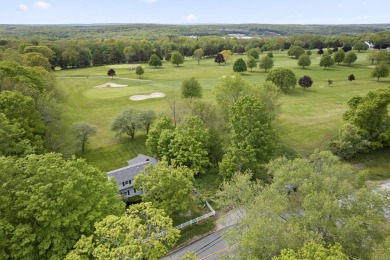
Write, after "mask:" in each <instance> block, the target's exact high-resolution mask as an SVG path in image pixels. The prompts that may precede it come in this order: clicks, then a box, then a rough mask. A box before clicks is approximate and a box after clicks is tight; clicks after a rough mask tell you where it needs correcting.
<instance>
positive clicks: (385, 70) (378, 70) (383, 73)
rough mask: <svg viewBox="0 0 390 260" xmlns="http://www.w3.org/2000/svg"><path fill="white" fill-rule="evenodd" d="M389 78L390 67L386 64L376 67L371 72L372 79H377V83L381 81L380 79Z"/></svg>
mask: <svg viewBox="0 0 390 260" xmlns="http://www.w3.org/2000/svg"><path fill="white" fill-rule="evenodd" d="M387 76H389V67H388V66H387V65H386V64H384V63H381V64H379V65H377V66H375V68H374V70H373V71H372V72H371V77H373V78H377V81H379V78H385V77H387Z"/></svg>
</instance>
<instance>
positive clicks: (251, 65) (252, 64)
mask: <svg viewBox="0 0 390 260" xmlns="http://www.w3.org/2000/svg"><path fill="white" fill-rule="evenodd" d="M246 65H247V67H248V68H250V69H251V71H252V69H253V68H256V67H257V61H256V59H255V58H254V57H252V56H249V57H248V59H247V60H246Z"/></svg>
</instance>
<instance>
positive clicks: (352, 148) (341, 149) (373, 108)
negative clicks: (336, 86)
mask: <svg viewBox="0 0 390 260" xmlns="http://www.w3.org/2000/svg"><path fill="white" fill-rule="evenodd" d="M389 103H390V89H389V88H385V89H377V90H375V91H370V92H369V93H368V94H367V95H366V96H364V97H360V96H355V97H352V98H351V99H350V100H349V101H348V106H349V109H348V110H347V111H346V112H345V113H344V115H343V119H344V122H345V123H344V126H343V127H342V128H341V130H340V133H339V135H338V136H337V137H336V138H335V140H333V142H332V143H331V148H332V150H333V151H335V154H337V155H338V156H339V157H341V158H350V157H353V156H355V155H356V154H358V153H359V152H368V151H371V150H377V149H381V148H384V147H388V146H390V142H389V137H388V136H389V135H390V129H389V127H388V125H389V122H390V117H389V114H388V109H387V106H388V105H389Z"/></svg>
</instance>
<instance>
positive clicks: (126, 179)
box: [107, 154, 157, 199]
mask: <svg viewBox="0 0 390 260" xmlns="http://www.w3.org/2000/svg"><path fill="white" fill-rule="evenodd" d="M127 163H128V164H129V165H128V166H126V167H123V168H119V169H116V170H113V171H109V172H107V175H108V178H109V179H111V178H115V181H116V184H117V186H118V193H119V194H121V195H122V196H123V197H124V198H126V199H127V198H130V197H133V196H135V195H141V194H142V191H140V190H136V189H135V188H134V186H133V181H134V178H135V176H137V175H138V174H140V173H141V172H142V171H143V170H144V168H145V167H146V166H148V165H150V164H152V165H153V166H155V165H156V164H157V160H156V159H154V158H152V157H149V156H146V155H143V154H139V155H138V156H137V157H135V158H133V159H131V160H129V161H127Z"/></svg>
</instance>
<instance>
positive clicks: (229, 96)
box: [215, 75, 251, 119]
mask: <svg viewBox="0 0 390 260" xmlns="http://www.w3.org/2000/svg"><path fill="white" fill-rule="evenodd" d="M250 90H251V86H250V85H249V84H248V83H247V82H246V81H245V80H244V79H243V78H242V76H239V75H238V76H235V77H229V76H226V77H223V78H222V79H221V80H220V81H219V83H218V85H217V87H216V88H215V95H216V98H217V102H218V104H219V105H220V106H221V108H222V112H223V113H224V115H225V117H226V119H227V118H228V115H229V109H230V107H231V106H233V105H234V104H235V103H236V102H237V101H238V99H239V98H240V97H241V96H245V95H247V94H248V92H249V91H250Z"/></svg>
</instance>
